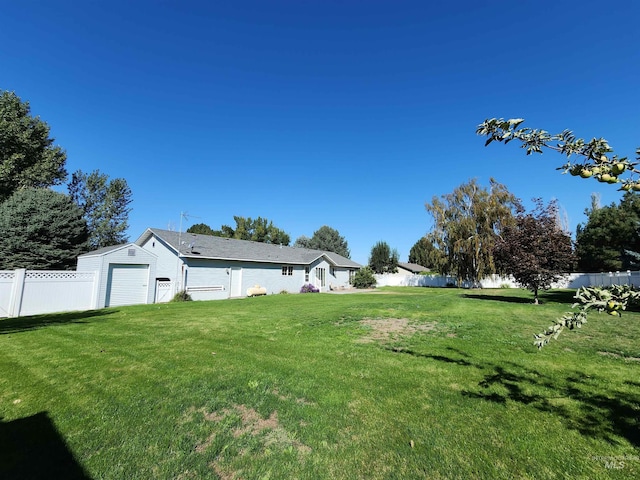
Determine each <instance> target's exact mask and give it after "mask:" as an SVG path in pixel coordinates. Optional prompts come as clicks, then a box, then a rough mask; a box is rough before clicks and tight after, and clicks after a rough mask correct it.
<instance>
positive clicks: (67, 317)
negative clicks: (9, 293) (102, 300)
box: [0, 310, 118, 335]
mask: <svg viewBox="0 0 640 480" xmlns="http://www.w3.org/2000/svg"><path fill="white" fill-rule="evenodd" d="M117 312H118V310H88V311H85V312H67V313H50V314H47V315H32V316H30V317H17V318H8V319H0V335H7V334H9V333H20V332H24V331H29V330H37V329H39V328H45V327H49V326H52V325H62V324H65V323H89V322H88V321H87V320H89V319H90V318H94V317H103V316H107V315H113V314H114V313H117Z"/></svg>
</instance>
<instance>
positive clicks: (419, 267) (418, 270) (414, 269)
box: [398, 262, 429, 273]
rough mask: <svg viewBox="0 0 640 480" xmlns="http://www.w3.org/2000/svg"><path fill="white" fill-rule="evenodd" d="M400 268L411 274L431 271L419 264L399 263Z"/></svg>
mask: <svg viewBox="0 0 640 480" xmlns="http://www.w3.org/2000/svg"><path fill="white" fill-rule="evenodd" d="M398 267H400V268H402V269H404V270H408V271H410V272H411V273H421V272H428V271H429V269H428V268H426V267H423V266H422V265H418V264H417V263H405V262H398Z"/></svg>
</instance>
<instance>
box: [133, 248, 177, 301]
mask: <svg viewBox="0 0 640 480" xmlns="http://www.w3.org/2000/svg"><path fill="white" fill-rule="evenodd" d="M141 247H142V248H143V249H144V250H146V251H147V252H150V253H152V254H154V255H155V256H156V257H157V261H156V272H155V277H152V280H153V282H154V283H155V280H156V278H168V279H170V280H171V288H172V291H173V294H174V295H175V294H176V293H177V292H178V291H179V290H182V284H183V281H182V276H183V273H182V267H181V263H182V262H180V261H179V259H178V257H177V255H176V253H175V251H174V250H173V249H171V248H170V247H169V246H168V245H167V244H166V243H165V242H164V241H163V240H161V239H159V238H157V237H156V236H152V237H151V238H149V240H147V241H146V242H145V243H143V244H142V245H141ZM176 279H177V280H179V281H176Z"/></svg>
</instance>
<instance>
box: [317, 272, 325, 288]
mask: <svg viewBox="0 0 640 480" xmlns="http://www.w3.org/2000/svg"><path fill="white" fill-rule="evenodd" d="M325 279H326V276H325V269H324V268H319V267H318V268H316V287H318V288H319V289H320V291H321V292H324V288H325V286H326V280H325Z"/></svg>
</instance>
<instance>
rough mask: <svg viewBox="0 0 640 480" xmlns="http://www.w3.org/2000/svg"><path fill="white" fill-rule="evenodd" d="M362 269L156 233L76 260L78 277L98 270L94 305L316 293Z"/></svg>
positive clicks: (251, 245) (249, 245)
mask: <svg viewBox="0 0 640 480" xmlns="http://www.w3.org/2000/svg"><path fill="white" fill-rule="evenodd" d="M360 268H361V265H360V264H358V263H356V262H354V261H352V260H350V259H348V258H345V257H343V256H341V255H338V254H336V253H333V252H325V251H321V250H311V249H307V248H296V247H285V246H282V245H273V244H268V243H260V242H251V241H246V240H236V239H231V238H222V237H215V236H211V235H199V234H192V233H184V232H175V231H170V230H161V229H155V228H149V229H147V230H146V231H145V232H144V233H143V234H142V235H141V236H140V238H138V239H137V240H136V241H135V242H133V243H130V244H127V245H119V246H114V247H109V248H105V249H100V250H96V251H95V252H90V253H87V254H84V255H81V256H80V257H78V267H77V270H78V271H87V270H94V271H96V270H97V271H99V277H100V279H101V283H100V286H99V287H98V291H99V293H98V299H99V301H98V305H100V306H116V305H130V304H133V303H159V302H166V301H169V300H170V299H171V298H172V297H173V295H175V294H176V293H177V292H179V291H182V290H185V291H186V292H187V293H189V294H190V295H191V297H192V298H193V299H194V300H217V299H224V298H232V297H244V296H247V290H248V289H250V288H253V287H255V286H256V285H258V286H260V287H262V288H263V289H264V290H262V291H265V292H266V293H267V294H274V293H280V292H283V291H285V292H289V293H299V292H300V288H301V287H302V286H303V285H305V284H312V285H314V286H315V287H317V288H318V289H319V290H320V291H321V292H325V291H328V290H329V289H335V288H346V287H348V286H349V285H350V279H351V277H352V276H353V274H354V273H355V272H356V271H358V270H359V269H360Z"/></svg>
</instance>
